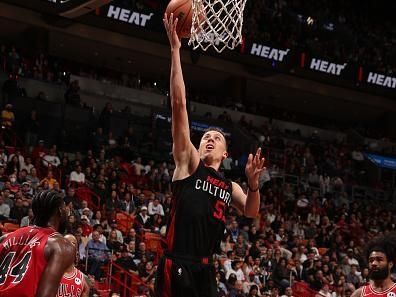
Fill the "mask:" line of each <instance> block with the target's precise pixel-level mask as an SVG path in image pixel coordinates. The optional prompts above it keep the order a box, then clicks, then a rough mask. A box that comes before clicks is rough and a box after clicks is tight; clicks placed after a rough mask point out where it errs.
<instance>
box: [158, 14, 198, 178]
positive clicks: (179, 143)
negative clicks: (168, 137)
mask: <svg viewBox="0 0 396 297" xmlns="http://www.w3.org/2000/svg"><path fill="white" fill-rule="evenodd" d="M163 21H164V26H165V29H166V32H167V34H168V39H169V43H170V47H171V60H172V65H171V74H170V98H171V107H172V137H173V149H172V150H173V158H174V159H175V163H176V170H175V174H174V179H181V178H184V177H186V176H188V175H190V174H191V173H192V172H193V171H194V170H195V168H196V167H197V166H198V163H199V155H198V152H197V150H196V149H195V148H194V146H193V144H192V143H191V140H190V127H189V124H188V115H187V102H186V88H185V85H184V79H183V72H182V67H181V60H180V47H181V43H180V39H179V37H178V36H177V33H176V26H177V21H178V19H177V18H176V19H175V20H174V19H173V14H171V15H170V16H169V18H168V16H167V15H166V14H165V15H164V19H163Z"/></svg>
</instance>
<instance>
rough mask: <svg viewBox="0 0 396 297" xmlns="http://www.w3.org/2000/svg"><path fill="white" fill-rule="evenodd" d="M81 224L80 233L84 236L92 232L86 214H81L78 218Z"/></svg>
mask: <svg viewBox="0 0 396 297" xmlns="http://www.w3.org/2000/svg"><path fill="white" fill-rule="evenodd" d="M80 221H81V224H80V227H81V229H82V235H83V236H84V237H88V236H89V234H91V233H92V230H93V229H92V226H91V225H90V224H89V219H88V217H87V216H86V215H82V216H81V218H80Z"/></svg>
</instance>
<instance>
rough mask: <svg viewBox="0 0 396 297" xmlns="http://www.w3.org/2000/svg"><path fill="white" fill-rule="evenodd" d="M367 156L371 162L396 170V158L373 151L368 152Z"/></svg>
mask: <svg viewBox="0 0 396 297" xmlns="http://www.w3.org/2000/svg"><path fill="white" fill-rule="evenodd" d="M366 156H367V158H368V159H369V160H370V161H371V162H373V163H374V164H375V165H377V166H379V167H382V168H388V169H393V170H396V158H391V157H387V156H381V155H377V154H371V153H366Z"/></svg>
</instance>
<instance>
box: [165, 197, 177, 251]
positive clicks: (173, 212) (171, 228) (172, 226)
mask: <svg viewBox="0 0 396 297" xmlns="http://www.w3.org/2000/svg"><path fill="white" fill-rule="evenodd" d="M176 203H177V200H174V201H173V205H172V208H171V215H170V219H171V223H170V225H169V230H168V233H167V234H166V243H167V247H166V249H167V250H168V251H170V252H171V251H172V250H173V242H174V239H175V220H176Z"/></svg>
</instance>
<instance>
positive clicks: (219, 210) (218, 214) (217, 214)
mask: <svg viewBox="0 0 396 297" xmlns="http://www.w3.org/2000/svg"><path fill="white" fill-rule="evenodd" d="M224 204H225V203H224V201H221V200H217V201H216V204H215V207H214V208H215V211H214V212H213V217H214V218H216V219H218V220H220V221H223V222H225V216H224Z"/></svg>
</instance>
